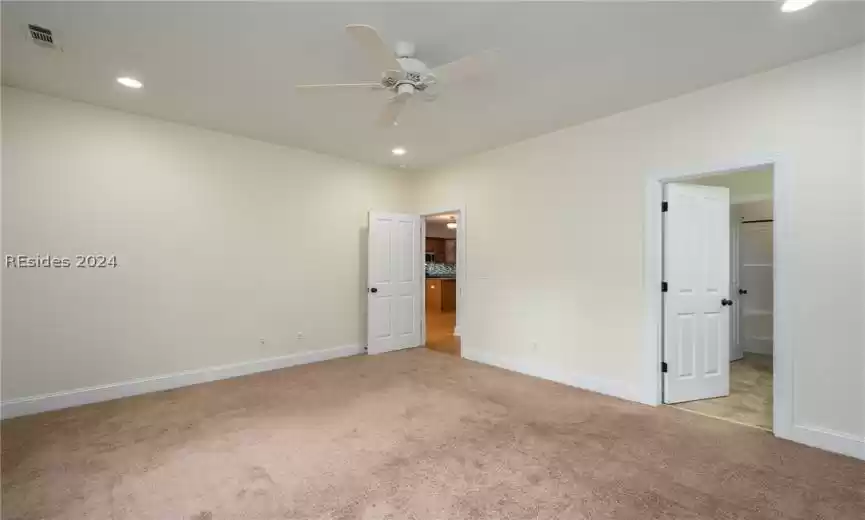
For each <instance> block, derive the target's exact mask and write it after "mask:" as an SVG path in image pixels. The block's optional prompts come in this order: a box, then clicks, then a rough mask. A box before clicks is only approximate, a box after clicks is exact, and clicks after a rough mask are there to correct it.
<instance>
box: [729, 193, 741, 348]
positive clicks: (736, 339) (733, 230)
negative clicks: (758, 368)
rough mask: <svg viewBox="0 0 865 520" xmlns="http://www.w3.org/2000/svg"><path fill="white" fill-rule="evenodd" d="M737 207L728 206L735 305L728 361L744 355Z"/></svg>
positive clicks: (731, 317) (732, 314)
mask: <svg viewBox="0 0 865 520" xmlns="http://www.w3.org/2000/svg"><path fill="white" fill-rule="evenodd" d="M739 220H740V218H739V208H738V206H736V205H735V204H734V205H732V206H730V299H731V300H733V301H734V302H736V303H735V305H734V306H733V309H732V310H731V311H730V361H736V360H737V359H742V358H743V357H744V356H745V350H744V344H743V343H742V334H741V329H742V305H741V302H742V298H741V296H740V295H739V289H740V288H741V284H740V283H739V225H740V224H739Z"/></svg>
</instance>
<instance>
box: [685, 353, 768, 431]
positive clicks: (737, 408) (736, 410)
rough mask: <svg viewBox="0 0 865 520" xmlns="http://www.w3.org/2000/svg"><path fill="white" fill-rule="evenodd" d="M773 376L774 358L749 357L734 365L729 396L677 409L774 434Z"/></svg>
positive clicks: (762, 356)
mask: <svg viewBox="0 0 865 520" xmlns="http://www.w3.org/2000/svg"><path fill="white" fill-rule="evenodd" d="M772 375H773V374H772V356H764V355H760V354H750V353H746V354H745V357H744V358H742V359H740V360H737V361H733V362H732V363H730V395H729V396H727V397H719V398H717V399H704V400H702V401H691V402H689V403H680V404H677V405H675V406H676V407H677V408H681V409H683V410H689V411H692V412H698V413H701V414H703V415H709V416H711V417H718V418H721V419H728V420H731V421H735V422H738V423H742V424H747V425H749V426H756V427H758V428H762V429H764V430H770V431H771V430H772Z"/></svg>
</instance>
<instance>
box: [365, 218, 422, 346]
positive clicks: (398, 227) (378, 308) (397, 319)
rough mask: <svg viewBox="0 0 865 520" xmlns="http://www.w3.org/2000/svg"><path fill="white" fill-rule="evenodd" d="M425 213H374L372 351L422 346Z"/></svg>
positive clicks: (369, 328) (371, 221) (370, 287)
mask: <svg viewBox="0 0 865 520" xmlns="http://www.w3.org/2000/svg"><path fill="white" fill-rule="evenodd" d="M420 240H421V218H420V215H404V214H398V213H379V212H370V214H369V243H368V248H369V249H368V253H369V257H368V266H367V267H368V275H367V352H369V353H370V354H380V353H382V352H390V351H392V350H399V349H403V348H410V347H416V346H418V345H420V343H421V332H420V320H421V312H422V308H421V295H422V291H423V262H421V261H420V258H419V255H420V251H421V247H420Z"/></svg>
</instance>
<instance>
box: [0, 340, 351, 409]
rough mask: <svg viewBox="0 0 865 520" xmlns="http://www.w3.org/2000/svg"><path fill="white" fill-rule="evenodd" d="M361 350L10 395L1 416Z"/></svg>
mask: <svg viewBox="0 0 865 520" xmlns="http://www.w3.org/2000/svg"><path fill="white" fill-rule="evenodd" d="M363 352H364V349H363V345H344V346H341V347H334V348H329V349H323V350H311V351H308V352H299V353H295V354H288V355H285V356H277V357H271V358H265V359H256V360H253V361H243V362H240V363H232V364H229V365H219V366H212V367H205V368H199V369H195V370H187V371H185V372H177V373H175V374H166V375H161V376H154V377H146V378H143V379H135V380H132V381H124V382H120V383H111V384H107V385H100V386H92V387H88V388H79V389H76V390H68V391H65V392H56V393H52V394H43V395H35V396H32V397H23V398H19V399H11V400H9V401H4V402H3V403H2V411H0V416H2V418H3V419H7V418H10V417H18V416H21V415H30V414H34V413H40V412H47V411H50V410H59V409H61V408H70V407H73V406H81V405H83V404H90V403H98V402H101V401H110V400H112V399H119V398H121V397H130V396H133V395H140V394H147V393H150V392H159V391H162V390H170V389H172V388H180V387H182V386H189V385H196V384H199V383H207V382H209V381H216V380H218V379H229V378H232V377H239V376H245V375H248V374H255V373H258V372H268V371H270V370H278V369H280V368H287V367H290V366H295V365H305V364H307V363H316V362H319V361H327V360H328V359H335V358H341V357H347V356H354V355H356V354H363Z"/></svg>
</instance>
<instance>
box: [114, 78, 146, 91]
mask: <svg viewBox="0 0 865 520" xmlns="http://www.w3.org/2000/svg"><path fill="white" fill-rule="evenodd" d="M117 83H120V84H121V85H123V86H124V87H129V88H141V82H140V81H138V80H137V79H135V78H130V77H128V76H123V77H120V78H117Z"/></svg>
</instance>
